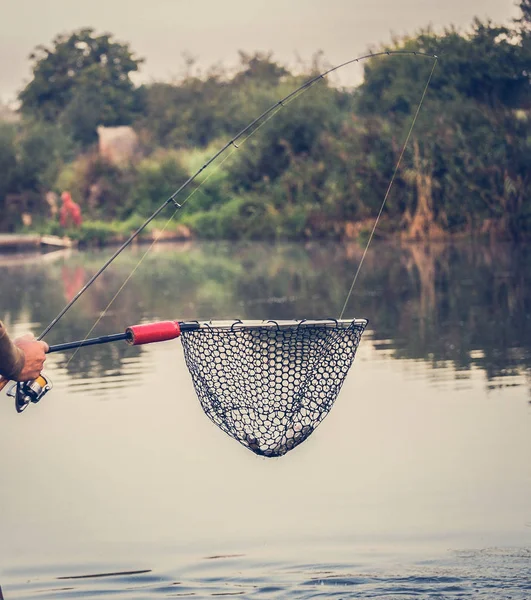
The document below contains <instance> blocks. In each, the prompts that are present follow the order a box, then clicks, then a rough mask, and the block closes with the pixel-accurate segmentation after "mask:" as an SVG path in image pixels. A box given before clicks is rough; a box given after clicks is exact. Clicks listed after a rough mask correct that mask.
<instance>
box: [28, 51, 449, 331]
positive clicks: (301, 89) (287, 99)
mask: <svg viewBox="0 0 531 600" xmlns="http://www.w3.org/2000/svg"><path fill="white" fill-rule="evenodd" d="M394 55H406V56H407V55H409V56H419V57H425V58H433V59H435V61H437V59H438V57H437V55H436V54H429V53H426V52H415V51H412V50H388V51H382V52H375V53H370V54H365V55H363V56H359V57H357V58H353V59H351V60H347V61H346V62H344V63H341V64H340V65H337V66H335V67H331V68H330V69H328V70H327V71H324V72H323V73H320V74H319V75H316V76H315V77H312V78H311V79H309V80H308V81H306V82H305V83H303V84H302V85H301V86H299V87H298V88H297V89H296V90H294V91H292V92H290V93H289V94H288V95H287V96H285V97H284V98H282V99H280V100H278V101H277V102H275V104H273V105H272V106H270V107H269V108H268V109H267V110H265V111H264V112H263V113H262V114H261V115H259V116H258V117H256V118H255V119H253V120H252V121H251V122H250V123H249V124H248V125H246V126H245V127H244V128H243V129H242V130H241V131H240V132H239V133H238V134H236V135H235V136H234V137H233V138H232V139H230V140H229V141H228V142H227V143H226V144H225V145H224V146H223V147H222V148H221V149H220V150H218V151H217V152H216V153H215V154H214V155H213V156H212V157H211V158H210V159H209V160H207V162H206V163H205V164H204V165H203V166H202V167H201V168H200V169H198V170H197V171H196V172H195V173H194V174H193V175H191V176H190V177H189V178H188V179H187V180H186V181H185V182H184V183H183V184H182V185H181V186H180V187H179V188H178V189H176V190H175V192H173V194H172V195H171V196H170V197H169V198H168V199H167V200H166V201H165V202H164V203H163V204H161V205H160V206H159V208H157V210H155V212H154V213H153V214H152V215H151V216H150V217H148V218H147V219H146V221H145V222H144V223H143V224H142V225H141V226H140V227H139V228H138V229H137V230H136V231H134V232H133V233H132V234H131V235H130V237H129V238H128V239H127V240H126V241H125V242H124V243H123V244H122V245H121V246H120V247H119V248H118V249H117V250H116V252H115V253H114V254H113V255H112V256H111V257H110V258H109V259H108V260H107V261H106V262H105V263H104V264H103V265H102V266H101V267H100V269H99V270H98V271H97V272H96V273H95V274H94V275H93V276H92V277H91V278H90V279H89V280H88V281H87V283H86V284H85V285H84V286H83V287H82V288H81V289H80V290H79V291H78V292H77V293H76V294H75V296H74V297H73V298H72V299H71V300H70V302H68V304H67V305H66V306H65V307H64V308H63V309H62V310H61V312H60V313H59V314H58V315H57V316H56V317H55V318H54V319H53V320H52V321H51V322H50V323H49V325H48V326H47V327H46V328H45V329H44V331H43V332H42V333H41V334H40V335H39V337H38V338H37V339H38V340H42V339H43V338H44V336H45V335H46V334H47V333H48V332H49V331H50V330H51V329H52V328H53V327H54V326H55V325H56V324H57V322H58V321H59V320H60V319H61V318H62V317H63V316H64V315H65V313H66V312H67V311H68V310H70V308H71V307H72V306H73V305H74V304H75V303H76V302H77V300H78V299H79V298H80V297H81V296H82V295H83V294H84V293H85V292H86V290H87V289H88V288H89V287H90V286H91V285H92V284H93V283H94V282H95V281H96V279H98V277H99V276H100V275H101V274H102V273H103V272H104V271H105V270H106V269H107V267H108V266H109V265H110V264H111V263H112V262H113V261H114V260H115V259H116V258H117V257H118V256H119V255H120V254H121V253H122V252H123V251H124V250H125V248H127V247H128V246H129V244H131V242H132V241H133V240H134V239H135V238H136V237H137V236H138V235H139V234H140V233H141V232H142V231H144V229H145V228H146V227H147V226H148V225H149V223H151V221H153V219H155V218H156V217H157V216H158V215H159V214H160V213H161V212H162V211H163V210H164V209H165V208H166V206H168V204H174V206H175V207H176V208H177V210H179V209H180V208H181V207H182V206H184V204H185V202H186V200H187V199H188V198H187V199H186V200H185V201H184V202H183V203H182V204H179V203H178V202H177V201H176V200H175V198H176V197H177V196H178V195H179V194H180V193H181V192H182V191H183V190H184V189H186V188H187V187H188V186H189V185H190V184H191V183H192V182H193V181H195V180H196V179H197V177H199V175H200V174H201V173H202V172H203V171H204V170H205V169H206V168H207V167H208V166H210V165H211V164H212V163H213V162H214V161H215V160H216V159H217V158H218V157H219V156H221V155H222V154H223V153H224V152H226V150H227V149H228V148H230V147H231V146H232V147H234V148H236V149H237V148H238V145H237V144H236V142H237V141H238V140H239V139H240V138H242V137H243V136H244V135H245V134H246V133H247V132H248V131H250V130H251V129H252V128H253V127H254V126H255V125H257V124H259V123H260V122H262V121H264V120H265V118H266V117H267V116H269V115H270V114H271V113H273V112H274V111H275V110H279V109H280V108H283V107H285V106H286V104H287V103H289V102H290V101H292V100H294V99H295V98H296V97H297V96H298V95H301V94H303V93H304V92H305V91H306V90H308V89H310V88H311V87H312V86H313V85H314V84H315V83H316V82H317V81H319V80H320V79H324V78H325V77H326V76H327V75H329V74H330V73H333V72H334V71H337V70H339V69H341V68H343V67H346V66H347V65H350V64H353V63H356V62H360V61H363V60H366V59H369V58H376V57H378V56H394ZM253 133H254V131H253V132H252V133H251V134H250V135H253ZM248 137H250V136H248ZM246 139H248V138H246ZM201 185H202V184H201ZM201 185H200V186H199V187H198V188H197V189H199V188H200V187H201Z"/></svg>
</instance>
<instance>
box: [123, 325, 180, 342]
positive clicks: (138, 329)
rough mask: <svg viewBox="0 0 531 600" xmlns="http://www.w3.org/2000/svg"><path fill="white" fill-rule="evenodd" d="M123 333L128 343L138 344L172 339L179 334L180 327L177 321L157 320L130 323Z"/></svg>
mask: <svg viewBox="0 0 531 600" xmlns="http://www.w3.org/2000/svg"><path fill="white" fill-rule="evenodd" d="M125 333H126V336H127V337H126V341H127V343H128V344H131V346H139V345H140V344H151V343H152V342H164V341H165V340H174V339H175V338H178V337H179V336H180V335H181V327H180V325H179V321H157V322H156V323H143V324H142V325H131V327H128V328H127V329H126V330H125Z"/></svg>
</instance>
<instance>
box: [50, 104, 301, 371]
mask: <svg viewBox="0 0 531 600" xmlns="http://www.w3.org/2000/svg"><path fill="white" fill-rule="evenodd" d="M294 99H295V98H292V99H290V100H289V102H291V101H292V100H294ZM289 102H288V103H289ZM280 108H281V107H279V108H278V109H277V110H276V111H273V112H271V114H270V115H269V116H268V117H267V118H266V119H265V120H264V121H263V122H262V123H260V124H259V125H258V126H257V127H256V129H254V130H253V131H252V132H251V133H250V134H249V135H248V136H247V137H245V138H244V139H243V140H242V141H240V145H242V144H244V143H245V142H246V141H247V140H248V139H249V138H250V137H251V136H252V135H254V134H255V133H256V132H257V131H258V130H259V129H260V128H261V127H263V126H264V125H265V124H266V123H267V122H268V121H269V120H270V119H272V118H273V117H274V116H275V115H276V114H277V112H278V111H279V110H280ZM232 146H233V147H232V148H231V150H230V152H228V154H227V155H226V156H225V157H224V158H223V160H221V161H220V162H219V163H218V164H217V165H215V166H214V167H213V168H212V169H211V170H210V173H209V174H208V175H207V177H205V179H203V181H202V182H201V184H200V185H199V186H197V188H195V190H192V191H191V192H190V194H188V196H187V197H186V198H185V199H184V200H183V201H182V202H181V204H180V205H178V206H177V207H176V209H175V210H174V211H173V214H172V215H171V216H170V217H169V219H168V220H167V221H166V223H165V224H164V226H163V227H162V229H161V230H160V232H159V233H158V234H157V235H156V237H155V239H154V240H153V241H152V242H151V244H150V245H149V247H148V249H147V250H146V251H145V252H144V254H143V255H142V256H141V257H140V260H139V261H138V262H137V263H136V265H135V266H134V267H133V269H132V270H131V272H130V273H129V275H128V276H127V277H126V279H125V280H124V282H123V283H122V285H121V286H120V287H119V288H118V290H117V292H116V293H115V294H114V296H113V297H112V298H111V300H110V302H109V303H108V304H107V306H106V307H105V308H104V309H103V311H102V312H101V313H100V315H99V317H98V318H97V319H96V321H95V322H94V324H93V325H92V327H91V328H90V329H89V330H88V332H87V333H86V334H85V337H84V338H83V340H82V341H83V342H85V341H86V340H87V339H88V338H89V336H90V335H91V333H92V332H93V331H94V329H96V327H97V326H98V324H99V322H100V321H101V320H102V319H103V317H104V316H105V315H106V314H107V312H108V311H109V309H110V308H111V306H112V304H113V303H114V301H115V300H116V298H117V297H118V296H119V294H120V293H121V292H122V290H123V289H124V288H125V286H126V285H127V283H128V282H129V280H130V279H131V278H132V277H133V275H134V274H135V273H136V271H137V269H138V268H139V267H140V265H141V264H142V263H143V262H144V259H145V258H146V256H147V255H148V254H149V252H150V251H151V249H152V248H153V246H154V245H155V244H156V243H157V242H158V241H159V240H160V238H161V237H162V234H163V233H164V232H165V231H166V229H167V228H168V225H169V224H170V223H171V221H172V220H173V219H174V217H175V215H176V214H177V213H178V212H179V211H180V210H181V208H182V207H183V206H184V205H185V204H186V203H187V202H188V200H189V199H190V198H191V197H192V196H193V195H194V194H195V193H196V192H198V191H199V190H200V189H201V187H202V186H203V185H204V184H205V183H206V182H207V181H208V180H209V179H210V178H211V177H212V176H213V175H214V174H215V173H216V172H217V171H218V170H219V169H220V168H221V166H222V165H223V163H224V162H225V161H226V160H228V159H229V158H230V157H231V156H232V154H233V153H234V152H236V150H238V149H239V146H237V145H236V144H232ZM42 335H44V334H42ZM41 337H42V336H41ZM39 339H41V338H39ZM81 347H82V346H79V347H78V348H76V349H75V350H74V352H73V353H72V354H71V355H70V358H69V359H68V361H67V362H66V365H65V368H66V367H68V365H69V364H70V362H71V361H72V360H73V359H74V357H75V356H76V354H77V353H78V352H79V350H80V348H81Z"/></svg>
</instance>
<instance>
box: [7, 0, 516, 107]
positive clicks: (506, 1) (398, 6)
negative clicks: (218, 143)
mask: <svg viewBox="0 0 531 600" xmlns="http://www.w3.org/2000/svg"><path fill="white" fill-rule="evenodd" d="M516 4H517V1H516V0H444V1H442V0H395V1H393V0H364V1H361V0H148V1H146V0H90V1H88V2H87V1H85V2H83V1H73V0H0V15H1V20H0V59H1V65H2V66H1V68H0V101H2V102H4V103H12V102H13V101H14V100H15V98H16V95H17V93H18V92H19V91H20V90H21V89H22V88H23V87H24V85H25V84H26V83H28V81H30V79H31V70H30V61H29V59H28V56H29V54H30V53H31V51H32V50H33V48H35V46H37V45H39V44H44V45H50V44H51V42H52V41H53V39H54V38H55V37H56V36H57V35H58V34H60V33H70V32H72V31H74V30H76V29H79V28H81V27H92V28H94V29H95V31H96V33H111V34H112V35H113V36H114V38H115V39H116V40H117V41H120V42H127V43H129V45H130V48H131V50H132V51H133V52H134V53H135V54H136V55H137V56H139V57H142V58H144V59H145V62H144V64H143V65H142V69H141V72H140V74H139V77H137V81H138V82H140V81H142V82H149V81H153V80H159V81H160V80H163V81H171V80H172V79H176V78H178V77H179V76H181V75H182V74H183V72H184V69H185V61H184V55H189V56H191V57H193V58H194V59H195V60H196V64H197V65H198V67H200V68H201V69H202V70H206V69H208V68H209V67H211V66H213V65H215V64H222V65H225V66H227V67H229V68H231V67H235V66H236V65H237V64H238V60H239V59H238V57H239V55H238V51H239V50H243V51H245V52H247V53H254V52H255V51H262V52H272V53H273V59H274V60H277V61H278V62H280V63H282V64H284V65H286V66H288V67H291V68H295V69H296V67H297V65H298V64H300V61H301V60H302V61H303V64H304V63H309V62H310V61H311V59H312V56H314V54H315V53H317V52H318V51H322V52H323V54H324V58H325V59H326V62H327V64H330V65H336V64H340V63H342V62H344V61H346V60H349V59H351V58H355V57H357V56H359V55H362V54H364V53H366V51H367V50H368V49H369V48H370V47H373V48H374V47H376V46H378V45H379V44H381V43H386V42H389V41H390V40H391V38H392V36H394V35H398V36H402V35H406V34H414V33H415V32H417V31H418V30H419V29H420V28H424V27H427V26H428V25H431V26H432V27H433V28H434V29H435V31H442V30H443V29H444V28H445V27H448V26H450V25H455V26H456V27H458V28H459V29H461V30H467V29H468V28H469V27H470V25H471V23H472V21H473V19H474V17H479V18H481V19H491V20H492V21H494V22H495V23H501V24H504V23H505V24H508V23H510V20H511V19H512V18H513V17H514V16H516V15H518V12H519V11H518V9H517V6H516ZM345 76H346V77H348V75H345ZM340 83H347V82H346V81H344V82H340Z"/></svg>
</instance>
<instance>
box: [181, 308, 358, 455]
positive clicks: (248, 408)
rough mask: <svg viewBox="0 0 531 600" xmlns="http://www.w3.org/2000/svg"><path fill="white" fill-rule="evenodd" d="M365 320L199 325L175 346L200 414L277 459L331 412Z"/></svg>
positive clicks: (251, 446) (352, 359)
mask: <svg viewBox="0 0 531 600" xmlns="http://www.w3.org/2000/svg"><path fill="white" fill-rule="evenodd" d="M366 326H367V321H366V320H364V319H357V320H348V321H347V320H342V321H336V320H324V321H267V322H242V321H237V322H232V323H230V324H228V323H218V324H215V323H210V324H208V323H205V324H203V325H202V326H200V327H198V328H197V329H193V330H183V331H182V332H181V340H182V344H183V348H184V356H185V359H186V364H187V366H188V369H189V371H190V373H191V376H192V380H193V384H194V387H195V390H196V393H197V396H198V398H199V400H200V402H201V405H202V407H203V410H204V411H205V413H206V414H207V415H208V416H209V417H210V419H212V421H213V422H214V423H215V424H216V425H218V426H219V427H220V428H221V429H222V430H223V431H225V432H226V433H228V434H229V435H230V436H232V437H233V438H234V439H236V440H237V441H239V442H240V443H241V444H243V445H244V446H246V447H247V448H249V449H250V450H252V451H253V452H255V453H256V454H259V455H262V456H268V457H274V456H282V455H283V454H285V453H286V452H288V451H289V450H291V449H293V448H295V447H296V446H298V445H299V444H300V443H302V442H303V441H304V440H305V439H306V438H307V437H308V436H309V435H310V434H311V433H312V432H313V431H314V430H315V428H316V427H317V426H318V425H319V423H321V421H322V420H323V419H324V418H325V417H326V415H327V414H328V413H329V412H330V409H331V408H332V405H333V404H334V401H335V399H336V397H337V395H338V393H339V390H340V389H341V386H342V385H343V382H344V380H345V377H346V375H347V372H348V370H349V368H350V366H351V365H352V362H353V361H354V356H355V354H356V350H357V348H358V344H359V342H360V338H361V335H362V333H363V331H364V329H365V327H366Z"/></svg>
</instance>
